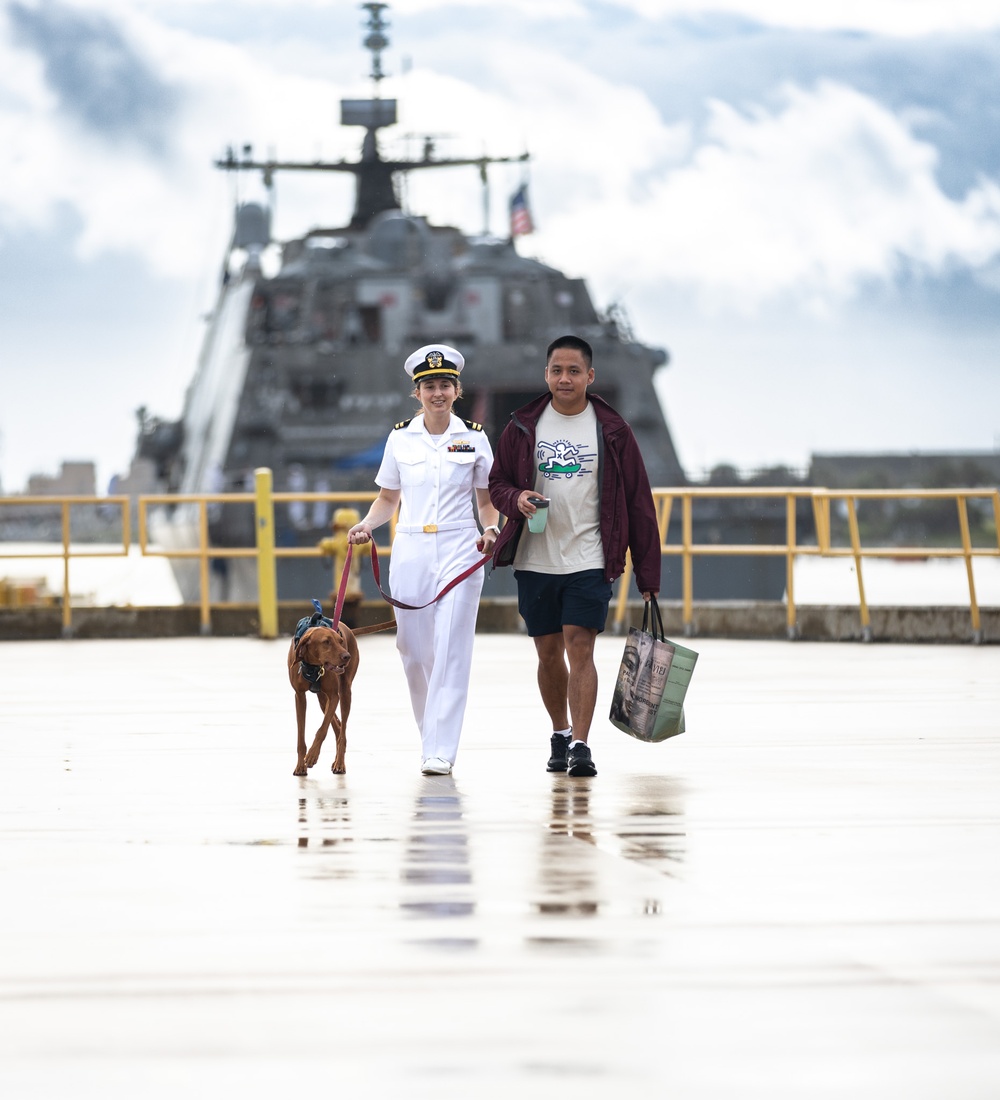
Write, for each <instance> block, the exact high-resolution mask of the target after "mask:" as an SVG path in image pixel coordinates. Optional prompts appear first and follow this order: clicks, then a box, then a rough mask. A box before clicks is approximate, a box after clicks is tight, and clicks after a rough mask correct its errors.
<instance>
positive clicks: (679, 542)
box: [0, 469, 1000, 640]
mask: <svg viewBox="0 0 1000 1100" xmlns="http://www.w3.org/2000/svg"><path fill="white" fill-rule="evenodd" d="M653 496H654V499H655V503H656V514H657V521H658V524H659V531H660V549H661V552H662V553H663V554H664V555H666V556H670V557H679V558H680V559H681V611H682V622H683V626H684V630H685V633H688V634H690V633H692V632H693V629H694V607H695V601H694V575H695V568H696V562H697V560H698V559H699V558H709V557H713V556H722V555H724V556H726V557H743V556H745V557H782V558H784V560H785V602H786V625H787V632H788V637H789V638H794V637H796V617H797V611H796V603H795V563H796V561H797V560H798V559H799V558H802V557H810V556H811V557H826V558H838V557H839V558H844V557H850V558H852V559H853V562H854V569H855V574H856V578H857V584H858V609H859V615H860V622H861V628H862V635H863V637H865V638H866V639H870V637H871V614H870V609H869V606H868V601H867V597H866V593H865V585H864V574H863V569H862V563H863V560H864V559H865V558H896V559H906V558H911V559H914V558H920V559H932V558H942V559H944V558H951V559H954V558H961V559H963V561H964V562H965V567H966V574H967V577H968V586H969V613H970V617H971V625H972V630H973V636H974V638H975V639H976V640H981V631H982V628H981V621H980V610H979V603H978V601H977V598H976V586H975V577H974V572H973V560H974V559H975V558H977V557H993V558H996V557H1000V491H998V490H996V489H978V488H973V489H905V490H888V489H886V490H881V489H879V490H871V489H824V488H805V487H801V486H799V487H794V488H782V487H777V488H772V487H762V486H754V487H745V486H740V487H732V488H709V487H697V488H677V489H656V490H654V492H653ZM374 497H375V494H374V493H372V492H326V493H305V492H277V493H276V492H274V491H273V487H272V477H271V471H270V470H268V469H260V470H258V471H256V474H255V491H254V492H252V493H249V492H245V493H192V494H185V495H177V494H149V495H143V496H140V497H139V498H138V522H137V527H138V543H139V548H140V552H141V554H142V555H143V556H144V557H164V558H173V559H193V560H195V561H197V563H198V569H199V589H200V599H199V606H200V614H201V628H202V631H203V632H204V633H210V632H211V612H212V607H213V606H216V605H213V604H212V602H211V600H210V585H209V574H210V569H211V563H212V562H213V561H215V560H224V559H236V558H253V559H255V560H256V562H257V575H258V604H259V607H258V610H259V622H260V634H261V636H262V637H276V636H277V621H278V615H277V584H276V575H277V560H278V559H279V558H292V557H298V558H320V557H326V556H329V555H330V553H331V550H330V548H329V547H327V548H322V547H321V546H319V545H317V546H314V547H311V546H296V547H287V546H276V545H275V538H274V530H275V528H274V506H275V504H290V503H293V502H300V503H305V504H311V503H320V502H322V503H329V504H367V503H368V502H369V501H371V500H373V499H374ZM719 500H730V501H732V500H737V501H738V500H744V501H758V502H767V501H771V502H775V501H778V502H783V504H784V515H785V522H784V539H783V540H782V541H776V542H773V543H760V542H754V543H750V544H744V545H736V544H733V543H720V542H709V543H706V542H700V543H696V542H695V541H694V529H695V511H694V510H695V505H696V503H697V502H700V501H719ZM928 500H932V501H942V500H944V501H954V503H955V506H956V510H957V512H956V515H957V535H958V545H955V546H927V545H923V546H919V547H907V546H895V545H893V546H867V545H863V544H862V538H861V533H860V532H861V528H860V525H859V522H858V504H859V502H863V501H883V502H886V501H896V502H903V501H910V502H912V501H918V502H919V501H928ZM971 500H980V501H984V502H987V504H988V506H989V507H991V508H992V527H993V530H992V535H991V543H990V545H988V546H983V545H973V539H972V534H971V531H972V528H971V525H970V521H969V502H970V501H971ZM804 501H808V502H809V504H810V505H811V516H812V520H813V524H814V527H815V536H816V541H815V543H813V542H809V543H805V542H803V541H801V538H802V536H801V533H800V516H799V504H800V503H801V502H804ZM224 504H243V505H246V506H250V505H252V506H253V508H254V528H255V532H256V538H255V545H253V546H245V547H216V546H212V545H211V544H210V539H209V508H210V506H212V505H224ZM7 505H14V506H18V507H28V508H30V507H32V506H44V507H46V508H49V509H52V508H53V507H58V508H59V509H60V514H61V530H62V544H61V547H59V548H58V549H54V550H52V551H51V552H49V551H45V552H32V553H24V552H23V551H17V552H10V551H7V550H5V549H4V544H3V542H0V561H2V560H3V559H4V558H18V559H26V558H49V559H52V558H60V559H62V562H63V598H62V617H63V633H64V634H67V635H68V634H70V633H71V632H72V600H71V599H70V597H69V593H70V563H71V561H72V560H74V559H80V558H95V557H104V558H121V557H126V556H127V555H128V553H129V546H130V542H131V521H130V502H129V498H128V497H124V496H113V497H83V496H66V497H58V496H45V497H37V496H36V497H5V498H0V508H2V507H3V506H7ZM82 505H89V506H99V507H101V508H102V509H106V510H113V509H117V510H118V511H119V513H120V530H121V548H120V549H119V548H118V547H117V544H116V545H115V549H113V550H108V549H102V550H90V549H87V547H86V545H85V544H84V545H81V544H74V543H73V542H72V540H71V523H70V510H71V509H72V508H74V507H76V506H82ZM833 505H837V506H838V516H839V517H841V518H842V519H843V520H844V521H845V522H846V545H841V544H839V543H838V544H836V545H835V540H834V537H833V523H832V515H833V509H832V506H833ZM161 506H169V507H171V508H176V507H179V506H189V507H192V508H193V509H194V510H195V513H196V516H197V523H196V525H195V526H196V531H197V539H196V543H197V544H196V545H195V546H193V547H166V546H162V545H153V544H152V543H151V542H150V537H149V531H148V524H149V515H150V508H155V507H161ZM675 506H679V511H680V517H679V524H678V523H676V522H675V523H674V524H673V531H674V532H676V533H678V534H679V538H678V537H674V538H669V539H668V535H670V534H671V530H672V527H671V524H672V521H673V520H675V519H676V517H675V514H674V509H675ZM0 518H2V513H0ZM394 532H395V519H393V520H392V522H391V524H390V531H389V534H390V541H391V537H392V535H393V534H394ZM378 549H379V553H380V554H382V555H385V554H388V553H389V547H388V546H385V545H383V546H380V547H379V548H378ZM334 556H335V560H336V559H337V558H339V559H340V560H341V561H342V560H343V558H342V550H337V551H334ZM335 570H336V567H335ZM337 575H338V576H339V573H337ZM631 577H632V571H631V563H630V562H627V563H626V570H625V573H624V575H623V576H622V578H621V581H620V582H619V589H618V596H617V598H616V601H615V607H614V613H613V621H614V623H615V625H616V626H617V627H619V628H620V627H621V626H622V624H623V623H624V619H625V615H626V611H627V605H628V600H629V588H630V585H631Z"/></svg>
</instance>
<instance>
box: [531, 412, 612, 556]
mask: <svg viewBox="0 0 1000 1100" xmlns="http://www.w3.org/2000/svg"><path fill="white" fill-rule="evenodd" d="M597 432H598V425H597V414H596V413H595V412H594V407H593V405H591V404H590V402H588V403H587V407H586V408H585V409H584V410H583V412H580V413H577V414H576V415H575V416H563V415H562V414H561V413H557V412H556V411H555V409H553V408H552V406H551V405H549V406H548V407H547V408H546V410H545V412H543V413H542V415H541V417H540V418H539V420H538V424H537V426H536V429H535V492H536V493H537V494H538V495H539V496H543V497H548V498H549V499H550V500H551V503H550V504H549V518H548V521H547V522H546V525H545V530H544V531H542V532H539V533H538V534H534V533H533V532H531V531H529V530H528V524H527V522H525V524H524V530H523V531H522V534H521V541H520V542H519V543H518V547H517V554H516V555H515V556H514V568H515V569H528V570H531V571H532V572H534V573H578V572H580V570H582V569H603V568H604V548H603V547H602V545H601V530H600V482H599V477H600V474H599V471H598V462H597V454H598V452H597Z"/></svg>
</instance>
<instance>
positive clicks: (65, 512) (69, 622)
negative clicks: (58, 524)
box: [62, 500, 73, 638]
mask: <svg viewBox="0 0 1000 1100" xmlns="http://www.w3.org/2000/svg"><path fill="white" fill-rule="evenodd" d="M62 540H63V605H62V634H63V637H64V638H70V637H72V635H73V608H72V606H71V604H70V599H69V558H70V553H69V543H70V524H69V501H68V500H64V501H63V502H62Z"/></svg>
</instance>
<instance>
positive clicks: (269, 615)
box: [254, 466, 278, 638]
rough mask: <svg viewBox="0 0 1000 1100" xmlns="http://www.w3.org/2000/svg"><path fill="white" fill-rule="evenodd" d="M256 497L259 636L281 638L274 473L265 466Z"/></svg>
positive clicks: (259, 475) (258, 472)
mask: <svg viewBox="0 0 1000 1100" xmlns="http://www.w3.org/2000/svg"><path fill="white" fill-rule="evenodd" d="M254 489H255V492H256V494H257V497H256V500H255V502H254V514H255V517H256V521H257V523H256V526H257V606H258V611H259V617H260V636H261V637H262V638H277V636H278V569H277V562H276V559H275V555H274V497H273V495H272V482H271V471H270V470H269V469H268V468H267V467H266V466H261V467H260V468H259V469H257V470H254Z"/></svg>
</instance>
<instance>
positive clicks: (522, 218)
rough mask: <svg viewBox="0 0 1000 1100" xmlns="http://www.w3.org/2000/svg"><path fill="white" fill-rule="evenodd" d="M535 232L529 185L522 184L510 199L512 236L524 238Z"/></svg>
mask: <svg viewBox="0 0 1000 1100" xmlns="http://www.w3.org/2000/svg"><path fill="white" fill-rule="evenodd" d="M534 231H535V225H534V222H532V220H531V211H530V210H529V209H528V185H527V184H526V183H522V184H521V186H520V187H519V188H518V189H517V190H516V191H515V192H514V194H513V195H511V198H510V235H511V236H512V237H523V236H524V235H525V234H526V233H534Z"/></svg>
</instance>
